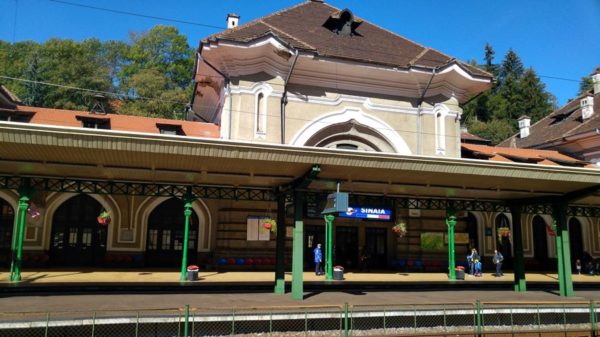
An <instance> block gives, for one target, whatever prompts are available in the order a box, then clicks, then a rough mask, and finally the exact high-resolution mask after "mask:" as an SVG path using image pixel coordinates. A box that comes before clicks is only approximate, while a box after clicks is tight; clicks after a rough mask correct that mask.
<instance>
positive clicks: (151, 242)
mask: <svg viewBox="0 0 600 337" xmlns="http://www.w3.org/2000/svg"><path fill="white" fill-rule="evenodd" d="M157 248H158V230H157V229H151V230H149V231H148V250H156V249H157Z"/></svg>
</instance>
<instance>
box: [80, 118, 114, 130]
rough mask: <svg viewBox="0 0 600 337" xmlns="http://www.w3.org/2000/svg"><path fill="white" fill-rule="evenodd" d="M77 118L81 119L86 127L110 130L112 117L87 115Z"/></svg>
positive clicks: (82, 124)
mask: <svg viewBox="0 0 600 337" xmlns="http://www.w3.org/2000/svg"><path fill="white" fill-rule="evenodd" d="M76 118H77V119H78V120H80V121H81V126H82V127H84V128H87V129H103V130H110V118H96V117H86V116H77V117H76Z"/></svg>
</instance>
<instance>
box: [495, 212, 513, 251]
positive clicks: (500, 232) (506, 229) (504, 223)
mask: <svg viewBox="0 0 600 337" xmlns="http://www.w3.org/2000/svg"><path fill="white" fill-rule="evenodd" d="M494 236H495V237H496V249H498V251H500V252H501V253H502V255H504V258H505V260H506V259H507V258H510V257H511V256H512V244H511V240H512V232H511V229H510V221H509V220H508V217H507V216H506V215H504V214H498V216H497V217H496V230H495V233H494Z"/></svg>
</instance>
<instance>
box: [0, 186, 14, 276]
mask: <svg viewBox="0 0 600 337" xmlns="http://www.w3.org/2000/svg"><path fill="white" fill-rule="evenodd" d="M14 223H15V211H14V209H13V208H12V206H11V205H10V204H9V203H8V202H7V201H5V200H4V199H2V198H0V265H2V266H4V265H8V263H9V261H10V245H11V240H12V231H13V226H14Z"/></svg>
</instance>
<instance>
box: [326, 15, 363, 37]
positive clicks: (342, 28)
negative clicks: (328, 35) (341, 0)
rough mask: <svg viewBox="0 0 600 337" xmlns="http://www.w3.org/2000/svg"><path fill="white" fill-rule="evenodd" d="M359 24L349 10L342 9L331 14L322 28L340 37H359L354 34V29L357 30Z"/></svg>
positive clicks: (359, 21)
mask: <svg viewBox="0 0 600 337" xmlns="http://www.w3.org/2000/svg"><path fill="white" fill-rule="evenodd" d="M361 23H362V21H361V20H355V19H354V14H352V12H351V11H350V10H349V9H344V10H342V11H340V12H337V13H334V14H332V15H331V16H330V17H329V18H328V19H327V21H325V23H324V24H323V27H325V28H327V29H329V30H330V31H332V32H334V33H336V34H338V35H342V36H353V35H359V36H360V34H358V33H357V32H356V28H358V26H360V24H361Z"/></svg>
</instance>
